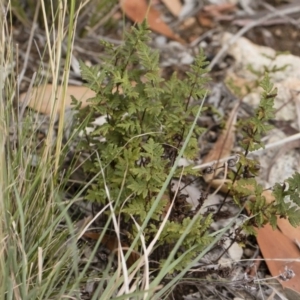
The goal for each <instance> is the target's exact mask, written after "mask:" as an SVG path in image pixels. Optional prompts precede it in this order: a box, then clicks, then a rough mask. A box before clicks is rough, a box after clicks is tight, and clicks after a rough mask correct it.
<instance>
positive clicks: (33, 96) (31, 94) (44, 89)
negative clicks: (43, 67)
mask: <svg viewBox="0 0 300 300" xmlns="http://www.w3.org/2000/svg"><path fill="white" fill-rule="evenodd" d="M52 89H53V86H52V84H46V85H43V86H39V87H37V88H33V89H32V90H30V91H28V92H26V93H23V94H21V95H20V102H21V103H22V102H23V103H24V102H27V99H29V101H28V106H29V107H30V108H32V109H34V110H36V111H38V112H40V113H43V114H47V115H49V114H50V113H51V101H52V100H51V97H52V93H53V90H52ZM56 95H57V97H58V105H57V112H59V111H60V108H61V103H62V86H59V87H58V89H57V93H56ZM71 96H74V97H75V98H76V99H77V100H79V101H81V103H82V107H85V106H87V105H88V102H87V100H88V99H89V98H93V97H95V92H93V91H92V90H91V89H89V88H87V87H84V86H68V88H67V92H66V99H65V103H66V107H65V108H69V107H71V103H72V98H71Z"/></svg>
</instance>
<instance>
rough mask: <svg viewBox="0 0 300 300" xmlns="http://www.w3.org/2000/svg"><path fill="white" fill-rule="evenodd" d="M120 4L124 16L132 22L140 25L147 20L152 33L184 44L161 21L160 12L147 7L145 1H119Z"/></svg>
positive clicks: (183, 42)
mask: <svg viewBox="0 0 300 300" xmlns="http://www.w3.org/2000/svg"><path fill="white" fill-rule="evenodd" d="M120 4H121V7H122V9H123V11H124V12H125V14H126V15H127V16H128V17H129V18H130V19H131V20H133V21H134V22H137V23H142V22H143V21H144V20H145V19H147V21H148V24H149V27H150V28H151V29H152V30H153V31H156V32H158V33H160V34H162V35H164V36H166V37H168V38H170V39H173V40H176V41H178V42H180V43H182V44H185V41H184V40H183V39H181V38H180V37H179V35H178V34H175V33H174V32H173V31H172V29H171V28H170V27H169V26H168V25H167V24H166V23H165V22H164V21H163V20H162V18H161V16H160V12H159V11H158V10H156V9H155V8H154V7H152V6H149V5H148V4H147V2H146V0H120Z"/></svg>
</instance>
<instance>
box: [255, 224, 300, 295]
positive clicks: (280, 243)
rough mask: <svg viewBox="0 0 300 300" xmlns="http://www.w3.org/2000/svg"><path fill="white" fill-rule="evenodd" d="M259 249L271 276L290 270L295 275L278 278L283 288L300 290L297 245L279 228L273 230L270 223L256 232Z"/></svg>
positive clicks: (299, 261) (299, 254)
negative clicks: (282, 278)
mask: <svg viewBox="0 0 300 300" xmlns="http://www.w3.org/2000/svg"><path fill="white" fill-rule="evenodd" d="M257 241H258V244H259V247H260V250H261V252H262V254H263V256H264V259H266V263H267V265H268V268H269V270H270V272H271V274H272V275H273V276H278V275H280V274H282V273H284V272H285V271H286V268H287V269H290V270H292V271H293V272H294V273H295V276H294V277H293V278H291V279H289V280H286V281H283V280H280V283H281V285H282V286H283V287H284V288H290V289H292V290H295V291H297V292H300V280H299V276H300V260H299V257H300V252H299V249H298V248H297V246H296V245H295V244H294V243H293V242H292V241H291V240H290V239H289V238H288V237H287V236H286V235H284V234H283V233H282V232H280V231H279V230H273V229H272V227H271V226H270V225H265V226H264V228H260V229H259V230H258V233H257Z"/></svg>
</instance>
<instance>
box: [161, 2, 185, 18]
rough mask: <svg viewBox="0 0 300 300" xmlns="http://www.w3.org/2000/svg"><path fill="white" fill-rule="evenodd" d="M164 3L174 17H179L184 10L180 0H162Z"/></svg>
mask: <svg viewBox="0 0 300 300" xmlns="http://www.w3.org/2000/svg"><path fill="white" fill-rule="evenodd" d="M162 3H163V4H164V5H165V6H166V7H167V8H168V10H169V11H170V13H171V14H172V15H173V16H175V17H178V16H179V14H180V11H181V9H182V4H181V2H180V1H179V0H162Z"/></svg>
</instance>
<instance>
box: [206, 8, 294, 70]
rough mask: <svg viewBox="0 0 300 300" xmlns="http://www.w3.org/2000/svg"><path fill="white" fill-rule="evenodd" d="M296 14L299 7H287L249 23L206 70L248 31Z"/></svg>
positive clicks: (225, 45) (225, 46)
mask: <svg viewBox="0 0 300 300" xmlns="http://www.w3.org/2000/svg"><path fill="white" fill-rule="evenodd" d="M297 12H300V5H299V6H298V7H288V8H286V9H283V10H281V11H280V12H279V11H275V12H272V13H270V14H268V15H266V16H264V17H262V18H260V19H258V20H255V21H253V22H251V23H249V24H248V25H247V26H245V27H243V28H242V29H240V30H239V31H238V32H237V33H236V34H235V35H234V36H233V37H232V38H231V39H230V40H229V41H228V42H227V43H225V44H224V45H223V46H222V48H221V50H220V51H219V52H218V53H217V55H216V56H215V57H214V59H213V60H212V61H211V63H210V64H209V66H208V68H209V69H212V68H213V67H214V66H215V65H216V64H217V63H218V61H219V60H220V59H221V58H222V56H223V55H225V54H226V53H227V51H228V49H229V48H230V46H231V45H233V44H234V43H235V42H236V41H237V40H238V39H239V38H240V37H242V36H243V35H244V34H245V33H246V32H247V31H249V30H250V29H252V28H254V27H256V26H258V25H260V24H262V23H264V22H265V21H268V20H269V19H271V18H273V17H276V16H281V15H283V14H290V13H297Z"/></svg>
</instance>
